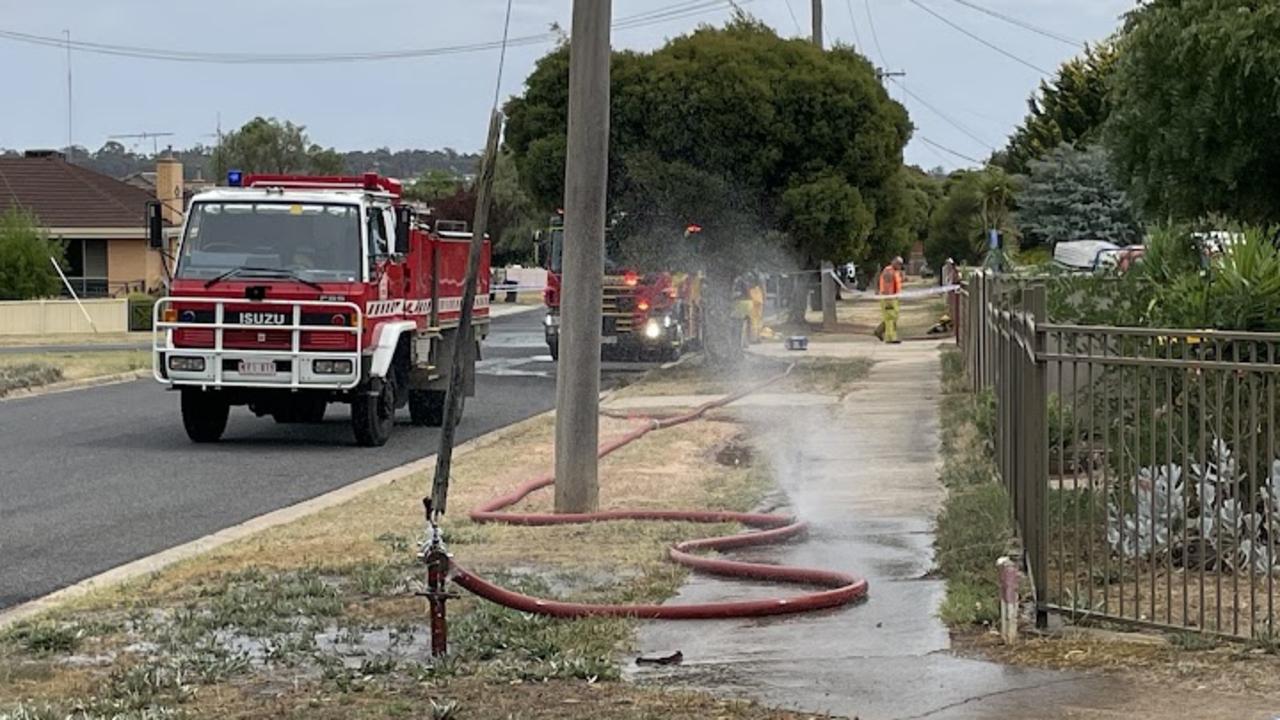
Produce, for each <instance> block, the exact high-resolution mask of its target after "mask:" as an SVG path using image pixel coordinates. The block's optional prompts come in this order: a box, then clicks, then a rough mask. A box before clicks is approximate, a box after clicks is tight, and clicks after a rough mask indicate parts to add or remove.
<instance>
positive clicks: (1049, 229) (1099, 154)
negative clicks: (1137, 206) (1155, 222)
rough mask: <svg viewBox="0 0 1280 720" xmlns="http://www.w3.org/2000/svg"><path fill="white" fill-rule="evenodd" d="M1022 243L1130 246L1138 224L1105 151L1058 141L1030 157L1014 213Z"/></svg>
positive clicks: (1138, 232)
mask: <svg viewBox="0 0 1280 720" xmlns="http://www.w3.org/2000/svg"><path fill="white" fill-rule="evenodd" d="M1016 220H1017V224H1018V229H1019V231H1020V232H1021V234H1022V244H1023V246H1032V245H1049V246H1052V245H1055V244H1057V243H1059V242H1062V241H1064V240H1106V241H1108V242H1113V243H1115V244H1117V245H1128V244H1130V243H1133V242H1137V241H1138V240H1140V239H1141V237H1142V227H1141V225H1140V224H1139V223H1138V220H1137V218H1136V217H1135V215H1134V212H1133V206H1132V204H1131V203H1130V202H1129V197H1128V195H1126V194H1125V192H1124V191H1123V190H1121V189H1120V187H1119V186H1118V185H1117V184H1116V182H1115V180H1114V179H1113V178H1112V175H1111V168H1110V165H1109V162H1108V159H1107V154H1106V152H1105V151H1104V150H1102V149H1101V148H1098V147H1093V148H1085V149H1077V148H1075V147H1073V146H1071V145H1060V146H1059V147H1058V148H1056V149H1055V150H1054V151H1053V152H1052V153H1050V154H1049V157H1048V158H1046V159H1044V160H1033V161H1031V170H1030V173H1029V174H1028V175H1027V183H1026V187H1025V188H1023V190H1022V192H1020V193H1019V194H1018V211H1017V213H1016Z"/></svg>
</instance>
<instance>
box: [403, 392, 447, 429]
mask: <svg viewBox="0 0 1280 720" xmlns="http://www.w3.org/2000/svg"><path fill="white" fill-rule="evenodd" d="M444 398H445V391H444V390H410V391H409V419H410V420H412V421H413V424H414V425H426V426H427V427H440V426H441V425H443V424H444Z"/></svg>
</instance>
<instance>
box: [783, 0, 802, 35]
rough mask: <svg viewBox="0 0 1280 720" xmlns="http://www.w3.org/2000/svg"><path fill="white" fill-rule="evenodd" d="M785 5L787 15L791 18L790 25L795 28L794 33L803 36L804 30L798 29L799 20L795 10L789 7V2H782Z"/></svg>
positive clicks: (785, 0) (789, 0) (786, 0)
mask: <svg viewBox="0 0 1280 720" xmlns="http://www.w3.org/2000/svg"><path fill="white" fill-rule="evenodd" d="M783 2H785V3H786V4H787V14H788V15H790V16H791V23H792V24H793V25H795V26H796V32H797V33H799V34H801V35H803V34H804V28H802V27H800V19H799V18H797V17H796V9H795V8H793V7H791V0H783Z"/></svg>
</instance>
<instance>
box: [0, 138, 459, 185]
mask: <svg viewBox="0 0 1280 720" xmlns="http://www.w3.org/2000/svg"><path fill="white" fill-rule="evenodd" d="M212 153H213V148H212V147H207V146H203V145H197V146H196V147H194V148H187V149H184V150H174V151H173V154H174V156H176V157H177V159H178V160H180V161H181V162H182V167H183V174H184V175H186V177H187V179H188V180H191V179H195V178H204V179H206V180H208V179H213V178H212V167H213V162H212ZM5 154H20V152H19V151H13V150H4V149H0V155H5ZM342 156H343V159H344V160H345V161H346V165H347V171H348V172H350V173H352V174H359V173H363V172H370V171H372V172H377V173H379V174H381V175H386V176H389V177H394V178H403V179H409V178H415V177H417V176H419V175H421V174H422V173H424V172H426V171H428V170H443V171H445V172H448V173H452V174H454V175H457V176H459V177H464V176H468V175H474V174H475V173H476V172H477V169H478V168H479V166H480V155H479V154H472V153H459V152H457V151H456V150H454V149H453V148H445V149H443V150H396V151H394V152H393V151H392V150H390V149H389V148H378V149H377V150H350V151H347V152H344V153H342ZM70 159H71V161H72V162H74V163H76V164H77V165H82V166H84V167H87V168H89V169H91V170H95V171H97V172H100V173H102V174H104V175H110V176H112V177H115V178H125V177H128V176H129V175H132V174H134V173H138V172H150V171H153V170H155V167H156V159H155V156H154V155H151V154H149V153H147V154H143V153H135V152H132V151H130V150H128V149H126V148H125V147H124V146H123V145H121V144H120V143H118V142H114V141H112V142H108V143H107V144H106V145H103V146H102V148H101V149H100V150H98V151H97V152H89V151H88V150H87V149H85V148H82V147H76V148H75V149H74V151H73V152H72V153H70Z"/></svg>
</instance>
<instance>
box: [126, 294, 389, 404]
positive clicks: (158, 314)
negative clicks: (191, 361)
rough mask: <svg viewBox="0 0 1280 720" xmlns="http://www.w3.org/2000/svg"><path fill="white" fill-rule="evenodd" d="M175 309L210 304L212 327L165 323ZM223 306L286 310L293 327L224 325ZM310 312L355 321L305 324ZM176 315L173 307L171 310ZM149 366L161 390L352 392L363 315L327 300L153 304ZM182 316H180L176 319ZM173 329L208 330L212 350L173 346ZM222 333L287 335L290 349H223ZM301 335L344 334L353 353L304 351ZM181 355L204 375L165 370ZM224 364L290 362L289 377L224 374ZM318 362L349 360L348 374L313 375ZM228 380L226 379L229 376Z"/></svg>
mask: <svg viewBox="0 0 1280 720" xmlns="http://www.w3.org/2000/svg"><path fill="white" fill-rule="evenodd" d="M176 304H195V305H203V306H208V305H213V308H214V320H213V322H211V323H210V322H196V321H187V322H183V321H181V320H164V311H165V309H167V308H170V307H173V306H174V305H176ZM227 304H234V305H246V304H248V305H253V306H254V307H259V306H268V307H273V308H276V307H288V308H289V309H290V317H291V319H292V322H291V323H290V324H287V325H271V326H263V325H245V324H241V323H231V322H227V320H226V317H227V310H226V306H227ZM304 307H305V308H306V309H308V310H315V309H322V310H330V311H335V310H341V311H344V312H347V313H350V314H351V316H352V317H353V318H354V320H355V321H354V324H351V325H304V324H303V323H302V316H303V308H304ZM175 310H176V308H175ZM152 313H153V315H152V335H151V338H152V353H151V357H152V363H151V370H152V374H153V376H154V377H155V379H156V381H157V382H160V383H163V384H165V385H169V386H174V385H185V386H199V387H205V388H210V387H212V388H223V387H237V388H279V389H288V390H312V389H315V390H350V389H352V388H354V387H356V386H357V385H359V384H360V378H361V376H362V374H363V373H362V367H361V358H362V356H363V350H364V348H363V338H364V333H363V331H364V314H363V312H362V311H361V309H360V306H358V305H356V304H355V303H350V302H337V301H329V300H267V299H264V300H245V299H241V298H210V297H165V298H161V299H160V300H158V301H156V304H155V308H154V309H153V310H152ZM179 317H180V316H179ZM177 330H212V331H213V347H212V348H186V347H176V346H175V345H174V333H175V331H177ZM226 330H250V331H258V332H262V331H266V330H271V331H289V334H290V344H289V348H290V349H288V350H279V349H267V350H254V349H247V348H245V349H242V348H232V349H227V348H225V347H224V345H223V334H224V332H225V331H226ZM304 332H329V333H333V332H346V333H352V334H354V335H355V338H356V342H355V350H346V351H344V350H303V349H302V333H304ZM175 354H179V355H180V356H181V357H189V358H201V359H203V361H204V364H203V369H202V370H174V369H172V368H171V367H169V366H167V365H166V362H168V361H167V358H169V357H171V356H173V355H175ZM225 360H233V361H234V360H264V361H265V360H271V361H273V362H277V368H278V361H286V362H288V363H289V369H288V371H287V372H285V371H281V370H277V371H276V372H275V373H274V374H272V375H269V376H268V375H263V376H258V375H243V374H241V373H240V372H239V371H228V370H227V369H226V368H225V367H224V361H225ZM318 360H335V361H342V360H347V361H350V363H351V372H350V373H345V374H334V373H324V374H321V373H317V372H315V371H314V370H313V363H315V362H316V361H318ZM229 375H230V376H231V377H228V376H229Z"/></svg>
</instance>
